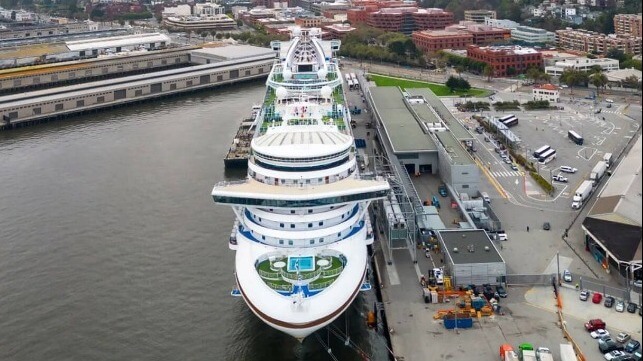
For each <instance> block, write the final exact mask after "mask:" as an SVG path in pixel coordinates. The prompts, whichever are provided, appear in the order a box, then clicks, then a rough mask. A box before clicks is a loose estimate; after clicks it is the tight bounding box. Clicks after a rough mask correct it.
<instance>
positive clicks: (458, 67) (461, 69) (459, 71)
mask: <svg viewBox="0 0 643 361" xmlns="http://www.w3.org/2000/svg"><path fill="white" fill-rule="evenodd" d="M455 72H456V73H457V74H458V77H462V73H464V66H462V65H456V67H455Z"/></svg>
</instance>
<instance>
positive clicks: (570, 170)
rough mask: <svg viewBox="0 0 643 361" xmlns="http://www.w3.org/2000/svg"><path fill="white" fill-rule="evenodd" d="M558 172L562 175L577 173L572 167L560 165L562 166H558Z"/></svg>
mask: <svg viewBox="0 0 643 361" xmlns="http://www.w3.org/2000/svg"><path fill="white" fill-rule="evenodd" d="M560 171H561V172H563V173H576V172H578V169H576V168H574V167H570V166H567V165H562V166H560Z"/></svg>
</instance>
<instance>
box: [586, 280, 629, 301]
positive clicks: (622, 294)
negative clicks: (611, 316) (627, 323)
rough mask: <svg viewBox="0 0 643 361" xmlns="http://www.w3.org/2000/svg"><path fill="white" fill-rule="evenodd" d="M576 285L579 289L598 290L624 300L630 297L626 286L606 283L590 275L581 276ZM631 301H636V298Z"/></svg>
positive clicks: (593, 291)
mask: <svg viewBox="0 0 643 361" xmlns="http://www.w3.org/2000/svg"><path fill="white" fill-rule="evenodd" d="M578 286H579V288H580V289H582V290H588V291H592V293H595V292H598V293H601V294H603V295H605V296H607V295H609V296H613V297H615V298H617V299H622V300H626V301H630V299H631V297H630V292H629V291H628V289H627V288H622V287H618V286H612V285H608V284H605V283H604V282H603V281H601V280H597V279H594V278H590V277H581V278H580V279H579V281H578ZM633 301H636V302H638V300H633Z"/></svg>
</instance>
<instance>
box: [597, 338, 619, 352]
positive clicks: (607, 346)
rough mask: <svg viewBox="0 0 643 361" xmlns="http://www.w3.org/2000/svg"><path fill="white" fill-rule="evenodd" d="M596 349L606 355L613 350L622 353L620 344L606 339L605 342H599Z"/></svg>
mask: <svg viewBox="0 0 643 361" xmlns="http://www.w3.org/2000/svg"><path fill="white" fill-rule="evenodd" d="M598 349H599V350H600V351H601V353H602V354H606V353H608V352H612V351H614V350H619V351H623V345H621V344H620V343H618V342H616V341H614V340H612V339H608V340H607V341H605V342H599V343H598Z"/></svg>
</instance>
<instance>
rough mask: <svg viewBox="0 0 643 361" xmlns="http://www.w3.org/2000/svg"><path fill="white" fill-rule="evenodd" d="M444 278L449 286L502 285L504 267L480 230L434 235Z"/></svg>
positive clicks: (505, 270) (487, 237)
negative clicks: (448, 277)
mask: <svg viewBox="0 0 643 361" xmlns="http://www.w3.org/2000/svg"><path fill="white" fill-rule="evenodd" d="M437 236H438V242H439V244H440V248H441V250H442V256H443V260H444V264H445V271H446V274H448V275H450V276H451V280H452V281H451V282H452V284H453V286H467V285H477V286H479V285H483V284H485V283H489V284H500V283H504V281H505V278H506V276H507V266H506V264H505V261H504V259H503V258H502V256H501V255H500V253H499V252H498V250H497V249H496V246H495V245H494V244H493V242H491V240H490V239H489V236H488V235H487V232H485V231H484V230H480V229H476V230H452V231H449V230H445V231H439V232H437Z"/></svg>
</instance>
